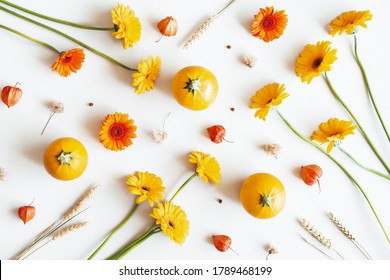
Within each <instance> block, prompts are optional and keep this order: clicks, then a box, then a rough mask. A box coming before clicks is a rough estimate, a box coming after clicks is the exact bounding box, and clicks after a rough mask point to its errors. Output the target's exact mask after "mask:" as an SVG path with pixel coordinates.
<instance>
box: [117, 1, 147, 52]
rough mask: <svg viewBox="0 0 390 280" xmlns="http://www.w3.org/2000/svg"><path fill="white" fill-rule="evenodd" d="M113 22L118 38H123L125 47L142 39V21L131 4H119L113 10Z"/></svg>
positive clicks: (131, 45)
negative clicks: (131, 7)
mask: <svg viewBox="0 0 390 280" xmlns="http://www.w3.org/2000/svg"><path fill="white" fill-rule="evenodd" d="M111 16H112V22H113V23H114V30H115V31H114V32H113V33H112V35H113V36H114V37H115V38H116V39H122V45H123V48H124V49H127V48H128V47H133V46H134V44H135V43H137V42H138V41H139V40H140V39H141V23H140V21H139V19H138V18H137V17H135V13H134V11H133V10H132V9H130V7H129V6H125V5H124V4H118V5H117V6H116V7H115V8H114V9H113V10H112V11H111Z"/></svg>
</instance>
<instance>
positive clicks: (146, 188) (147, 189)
mask: <svg viewBox="0 0 390 280" xmlns="http://www.w3.org/2000/svg"><path fill="white" fill-rule="evenodd" d="M141 189H142V190H144V191H147V192H148V191H149V188H148V187H145V186H142V187H141Z"/></svg>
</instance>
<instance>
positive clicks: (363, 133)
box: [324, 72, 390, 174]
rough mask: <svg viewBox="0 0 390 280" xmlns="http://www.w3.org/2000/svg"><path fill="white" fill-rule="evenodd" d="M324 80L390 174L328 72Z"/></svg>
mask: <svg viewBox="0 0 390 280" xmlns="http://www.w3.org/2000/svg"><path fill="white" fill-rule="evenodd" d="M324 79H325V81H326V84H327V85H328V87H329V89H330V91H331V92H332V94H333V96H334V97H335V98H336V99H337V101H338V102H339V103H340V104H341V105H342V106H343V107H344V109H345V110H346V111H347V112H348V114H349V115H350V116H351V118H352V119H353V120H354V122H355V123H356V125H357V126H358V128H359V131H360V133H361V134H362V135H363V137H364V139H365V140H366V142H367V144H368V145H369V146H370V147H371V150H372V151H373V152H374V153H375V155H376V156H377V158H378V159H379V160H380V162H381V163H382V165H383V166H384V167H385V168H386V170H387V172H388V173H389V174H390V167H389V166H388V165H387V163H386V162H385V160H384V159H383V158H382V156H381V155H380V153H379V152H378V150H377V149H376V148H375V146H374V144H373V143H372V141H371V139H370V138H369V137H368V135H367V133H366V132H365V130H364V129H363V127H362V126H361V124H360V123H359V121H358V120H357V119H356V117H355V115H354V114H353V113H352V111H351V110H350V109H349V107H348V106H347V104H346V103H345V102H344V101H343V100H342V99H341V97H340V96H339V95H338V93H337V91H336V90H335V89H334V87H333V85H332V83H331V82H330V80H329V78H328V75H327V74H326V72H324Z"/></svg>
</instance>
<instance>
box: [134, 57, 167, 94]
mask: <svg viewBox="0 0 390 280" xmlns="http://www.w3.org/2000/svg"><path fill="white" fill-rule="evenodd" d="M160 68H161V59H160V57H158V56H156V57H155V58H153V57H152V56H149V57H148V60H145V59H142V60H141V63H140V64H138V72H136V73H134V74H133V86H134V87H136V89H135V91H134V92H135V93H137V94H140V93H144V92H145V91H150V90H152V89H153V88H154V83H155V82H156V80H157V78H158V76H160Z"/></svg>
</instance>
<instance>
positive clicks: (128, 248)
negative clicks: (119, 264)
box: [107, 223, 161, 260]
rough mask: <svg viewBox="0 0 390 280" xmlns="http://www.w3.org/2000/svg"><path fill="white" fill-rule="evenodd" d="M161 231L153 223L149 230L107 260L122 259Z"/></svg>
mask: <svg viewBox="0 0 390 280" xmlns="http://www.w3.org/2000/svg"><path fill="white" fill-rule="evenodd" d="M160 231H161V228H160V227H159V226H156V225H155V224H154V223H153V225H151V226H150V228H149V229H148V230H147V231H146V232H144V233H143V234H142V235H140V236H139V237H138V238H137V239H135V240H134V241H132V242H130V243H129V244H127V245H126V246H125V247H124V248H123V249H121V250H120V251H119V252H117V253H115V254H114V255H112V256H110V257H109V258H108V259H107V260H119V259H121V258H123V257H124V256H125V255H127V254H128V253H129V252H130V251H131V250H133V249H134V248H136V247H137V246H138V245H140V244H141V243H143V242H144V241H145V240H147V239H148V238H149V237H151V236H152V235H154V234H156V233H158V232H160Z"/></svg>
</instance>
